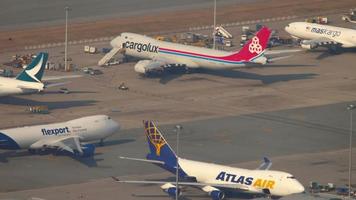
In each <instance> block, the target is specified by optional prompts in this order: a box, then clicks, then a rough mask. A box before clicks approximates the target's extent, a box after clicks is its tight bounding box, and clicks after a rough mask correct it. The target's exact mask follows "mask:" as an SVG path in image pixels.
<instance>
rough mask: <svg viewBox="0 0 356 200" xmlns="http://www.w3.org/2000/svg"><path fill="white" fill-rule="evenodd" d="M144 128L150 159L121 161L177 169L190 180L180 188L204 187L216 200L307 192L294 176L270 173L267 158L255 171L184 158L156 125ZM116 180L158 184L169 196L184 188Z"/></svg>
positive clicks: (279, 172)
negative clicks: (227, 193) (236, 194)
mask: <svg viewBox="0 0 356 200" xmlns="http://www.w3.org/2000/svg"><path fill="white" fill-rule="evenodd" d="M144 127H145V135H146V137H147V141H148V146H149V150H150V152H149V154H148V155H147V159H138V158H127V157H121V158H124V159H130V160H136V161H144V162H150V163H153V164H156V165H158V166H160V167H162V168H163V169H165V170H168V171H169V172H172V173H176V169H177V166H178V169H179V170H178V174H179V177H180V178H181V179H183V180H190V181H179V186H192V187H198V188H201V189H202V190H203V191H205V192H207V193H208V194H209V195H210V196H211V197H212V199H213V200H221V199H223V198H224V196H225V193H224V192H225V191H237V192H247V193H253V194H266V195H269V196H273V197H274V196H276V197H280V196H286V195H290V194H295V193H301V192H303V191H304V187H303V185H302V184H300V183H299V181H298V180H297V179H296V178H295V177H294V176H293V175H292V174H289V173H287V172H282V171H272V170H269V168H270V167H271V165H272V162H271V161H269V160H268V159H267V158H265V159H264V163H262V164H261V165H260V167H259V168H257V169H254V170H248V169H242V168H236V167H229V166H224V165H219V164H213V163H205V162H198V161H193V160H187V159H183V158H180V157H178V156H177V155H176V154H175V152H174V151H173V150H172V148H171V147H170V146H169V144H168V143H167V141H166V140H165V139H164V137H163V135H162V134H161V132H160V131H159V129H158V128H157V127H156V126H155V124H154V123H153V122H151V121H144ZM113 178H114V179H115V180H116V181H117V182H121V183H137V184H158V185H161V188H162V189H163V190H164V191H165V192H167V193H168V194H169V195H170V196H175V195H176V194H177V193H178V194H180V193H181V189H180V188H179V187H178V189H177V187H176V182H167V181H130V180H119V179H118V178H116V177H113Z"/></svg>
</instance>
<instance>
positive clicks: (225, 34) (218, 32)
mask: <svg viewBox="0 0 356 200" xmlns="http://www.w3.org/2000/svg"><path fill="white" fill-rule="evenodd" d="M215 34H216V35H218V36H222V37H224V38H226V39H232V34H231V33H229V31H227V30H226V29H225V28H224V27H222V26H218V27H216V28H215Z"/></svg>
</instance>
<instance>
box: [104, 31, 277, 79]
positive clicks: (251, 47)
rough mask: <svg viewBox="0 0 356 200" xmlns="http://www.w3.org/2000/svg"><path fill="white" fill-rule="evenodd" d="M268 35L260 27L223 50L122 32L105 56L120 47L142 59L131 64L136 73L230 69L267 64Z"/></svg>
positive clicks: (114, 52) (126, 52)
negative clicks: (243, 41)
mask: <svg viewBox="0 0 356 200" xmlns="http://www.w3.org/2000/svg"><path fill="white" fill-rule="evenodd" d="M270 35H271V30H270V29H268V28H267V27H263V28H262V29H261V30H260V31H259V32H258V33H257V34H256V35H255V36H254V37H253V38H252V39H251V40H249V41H248V42H247V43H246V44H245V45H244V46H243V48H242V49H241V50H240V51H237V52H227V51H221V50H214V49H208V48H202V47H195V46H189V45H183V44H177V43H172V42H165V41H160V40H155V39H153V38H150V37H147V36H144V35H139V34H135V33H122V34H121V35H120V36H118V37H116V38H114V39H113V40H112V41H111V42H110V44H111V46H112V47H113V49H112V51H111V52H109V53H108V54H107V55H108V56H110V54H111V56H113V55H114V54H116V53H117V52H118V51H119V50H120V49H121V50H122V51H123V52H124V54H126V55H129V56H133V57H137V58H140V59H142V60H140V61H139V62H138V63H137V64H136V65H135V71H136V72H138V73H140V74H150V73H155V72H162V71H164V70H165V69H174V68H184V69H196V68H209V69H234V68H239V67H244V66H248V65H252V64H253V65H256V64H265V63H267V62H268V60H267V58H266V57H265V56H264V52H265V49H266V47H267V43H268V40H269V37H270ZM104 58H105V57H104ZM104 58H103V59H104ZM100 64H101V62H100V61H99V65H100Z"/></svg>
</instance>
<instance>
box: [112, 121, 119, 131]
mask: <svg viewBox="0 0 356 200" xmlns="http://www.w3.org/2000/svg"><path fill="white" fill-rule="evenodd" d="M111 129H112V132H113V133H115V132H117V131H118V130H120V125H119V124H118V123H117V122H115V121H112V122H111Z"/></svg>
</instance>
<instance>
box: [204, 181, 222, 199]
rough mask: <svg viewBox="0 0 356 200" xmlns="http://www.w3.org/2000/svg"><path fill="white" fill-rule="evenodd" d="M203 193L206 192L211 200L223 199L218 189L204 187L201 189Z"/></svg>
mask: <svg viewBox="0 0 356 200" xmlns="http://www.w3.org/2000/svg"><path fill="white" fill-rule="evenodd" d="M202 190H203V191H204V192H207V193H208V194H209V195H210V196H211V198H212V199H213V200H222V199H224V198H225V194H224V192H222V191H221V190H219V189H218V188H215V187H212V186H208V185H207V186H205V187H203V188H202Z"/></svg>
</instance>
